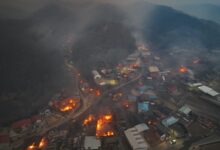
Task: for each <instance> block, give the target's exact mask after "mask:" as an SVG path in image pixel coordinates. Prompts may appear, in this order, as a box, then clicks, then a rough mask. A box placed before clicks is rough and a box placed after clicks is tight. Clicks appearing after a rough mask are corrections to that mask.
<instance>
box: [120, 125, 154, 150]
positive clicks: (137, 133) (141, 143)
mask: <svg viewBox="0 0 220 150" xmlns="http://www.w3.org/2000/svg"><path fill="white" fill-rule="evenodd" d="M148 129H149V127H148V126H147V125H146V124H144V123H142V124H138V125H136V126H134V127H133V128H129V129H127V130H125V131H124V133H125V136H126V138H127V140H128V142H129V144H130V146H131V148H132V149H133V150H149V149H150V146H149V144H148V143H147V142H146V140H145V138H144V137H143V136H142V134H141V133H142V132H144V131H146V130H148Z"/></svg>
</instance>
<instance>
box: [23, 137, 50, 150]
mask: <svg viewBox="0 0 220 150" xmlns="http://www.w3.org/2000/svg"><path fill="white" fill-rule="evenodd" d="M47 143H48V141H47V139H46V138H45V137H42V138H40V139H38V140H36V141H34V142H32V143H31V144H30V145H28V146H27V148H26V150H45V149H46V147H47Z"/></svg>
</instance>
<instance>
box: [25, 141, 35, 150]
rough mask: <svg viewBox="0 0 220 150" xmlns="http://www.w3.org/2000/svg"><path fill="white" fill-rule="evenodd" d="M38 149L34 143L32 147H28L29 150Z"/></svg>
mask: <svg viewBox="0 0 220 150" xmlns="http://www.w3.org/2000/svg"><path fill="white" fill-rule="evenodd" d="M36 148H37V146H36V145H35V143H32V144H31V145H29V146H28V147H27V150H35V149H36Z"/></svg>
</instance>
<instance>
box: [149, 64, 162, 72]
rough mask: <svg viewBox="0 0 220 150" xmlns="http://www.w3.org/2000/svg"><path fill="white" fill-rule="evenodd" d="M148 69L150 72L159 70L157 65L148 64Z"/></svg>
mask: <svg viewBox="0 0 220 150" xmlns="http://www.w3.org/2000/svg"><path fill="white" fill-rule="evenodd" d="M148 70H149V72H150V73H158V72H159V71H160V70H159V68H158V67H157V66H150V67H149V68H148Z"/></svg>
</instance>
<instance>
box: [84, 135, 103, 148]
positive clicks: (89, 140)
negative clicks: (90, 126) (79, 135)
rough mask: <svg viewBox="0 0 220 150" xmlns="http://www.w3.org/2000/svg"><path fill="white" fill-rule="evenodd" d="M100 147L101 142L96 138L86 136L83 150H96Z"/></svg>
mask: <svg viewBox="0 0 220 150" xmlns="http://www.w3.org/2000/svg"><path fill="white" fill-rule="evenodd" d="M100 147H101V141H100V140H99V139H97V138H96V136H86V137H85V141H84V149H85V150H98V149H99V148H100Z"/></svg>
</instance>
